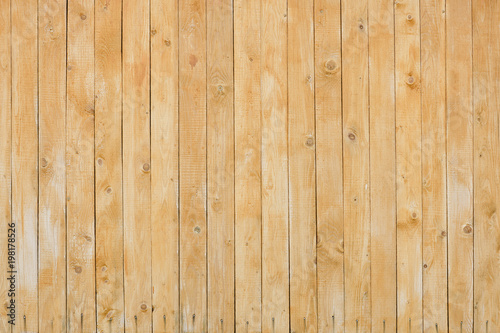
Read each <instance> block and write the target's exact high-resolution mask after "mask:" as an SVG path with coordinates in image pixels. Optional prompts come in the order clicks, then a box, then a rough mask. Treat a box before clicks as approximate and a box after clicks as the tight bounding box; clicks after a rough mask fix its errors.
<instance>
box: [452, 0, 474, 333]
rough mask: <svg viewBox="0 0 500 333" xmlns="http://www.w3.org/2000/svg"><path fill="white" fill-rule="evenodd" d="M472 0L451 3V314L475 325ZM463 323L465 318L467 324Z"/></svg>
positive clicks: (457, 323) (456, 325) (456, 321)
mask: <svg viewBox="0 0 500 333" xmlns="http://www.w3.org/2000/svg"><path fill="white" fill-rule="evenodd" d="M471 10H472V9H471V1H470V0H459V1H454V2H450V3H447V6H446V98H447V188H448V189H447V191H448V235H449V236H448V288H449V289H448V303H449V304H448V316H449V329H450V331H456V332H458V331H459V330H460V329H462V332H472V331H473V256H474V250H473V242H474V237H473V235H474V232H473V225H474V223H473V214H474V213H473V191H474V190H473V163H474V157H473V145H474V141H473V140H474V139H473V133H474V123H473V110H472V21H471V20H472V17H471ZM461 323H463V324H461Z"/></svg>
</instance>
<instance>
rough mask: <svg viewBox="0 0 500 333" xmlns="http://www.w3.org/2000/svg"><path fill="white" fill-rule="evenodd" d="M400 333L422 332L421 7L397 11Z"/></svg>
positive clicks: (407, 5)
mask: <svg viewBox="0 0 500 333" xmlns="http://www.w3.org/2000/svg"><path fill="white" fill-rule="evenodd" d="M395 36H396V37H395V54H396V58H395V63H396V65H395V67H396V68H395V70H396V74H395V75H396V76H395V77H396V163H397V164H396V170H397V175H396V177H397V249H398V254H397V295H398V310H397V313H398V322H397V328H398V330H401V331H402V332H410V331H412V332H420V331H421V330H422V181H421V178H422V171H421V139H422V137H421V133H422V132H421V131H422V110H421V103H420V98H421V96H420V89H421V88H420V17H419V2H418V1H417V0H407V1H401V2H397V3H396V6H395Z"/></svg>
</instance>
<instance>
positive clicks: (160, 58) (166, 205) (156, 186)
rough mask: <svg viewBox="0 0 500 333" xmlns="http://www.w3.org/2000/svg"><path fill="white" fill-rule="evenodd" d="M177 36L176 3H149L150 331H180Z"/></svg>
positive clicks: (171, 1)
mask: <svg viewBox="0 0 500 333" xmlns="http://www.w3.org/2000/svg"><path fill="white" fill-rule="evenodd" d="M178 37H179V22H178V1H177V0H169V1H164V0H151V165H152V166H153V168H152V170H151V195H152V202H151V219H152V221H151V228H152V230H151V231H152V239H151V241H152V249H153V252H152V283H153V286H152V287H153V306H154V309H155V310H154V312H153V330H154V332H180V331H179V257H178V254H179V209H178V208H179V191H178V190H179V169H178V166H179V159H178V156H179V139H178V137H179V136H178V134H179V121H178V116H179V110H178V85H179V71H178V56H179V46H178V45H179V40H178Z"/></svg>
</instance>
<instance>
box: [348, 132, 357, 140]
mask: <svg viewBox="0 0 500 333" xmlns="http://www.w3.org/2000/svg"><path fill="white" fill-rule="evenodd" d="M347 137H348V138H349V139H350V140H352V141H354V140H356V135H355V134H354V133H349V135H348V136H347Z"/></svg>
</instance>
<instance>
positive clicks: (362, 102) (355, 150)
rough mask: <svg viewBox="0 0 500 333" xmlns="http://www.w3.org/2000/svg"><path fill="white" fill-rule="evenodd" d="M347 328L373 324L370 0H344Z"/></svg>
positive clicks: (364, 327)
mask: <svg viewBox="0 0 500 333" xmlns="http://www.w3.org/2000/svg"><path fill="white" fill-rule="evenodd" d="M341 6H342V110H343V115H342V117H343V146H344V149H343V170H344V171H343V175H344V281H345V284H344V291H345V298H344V299H345V324H344V327H345V331H348V332H356V331H361V332H364V331H367V330H369V328H370V327H371V315H370V312H371V293H370V283H371V282H370V170H369V166H370V134H369V128H370V123H369V108H368V105H369V98H368V87H369V81H368V32H367V30H368V12H367V6H368V1H367V0H363V1H357V2H354V1H353V2H351V1H343V2H342V3H341Z"/></svg>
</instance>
